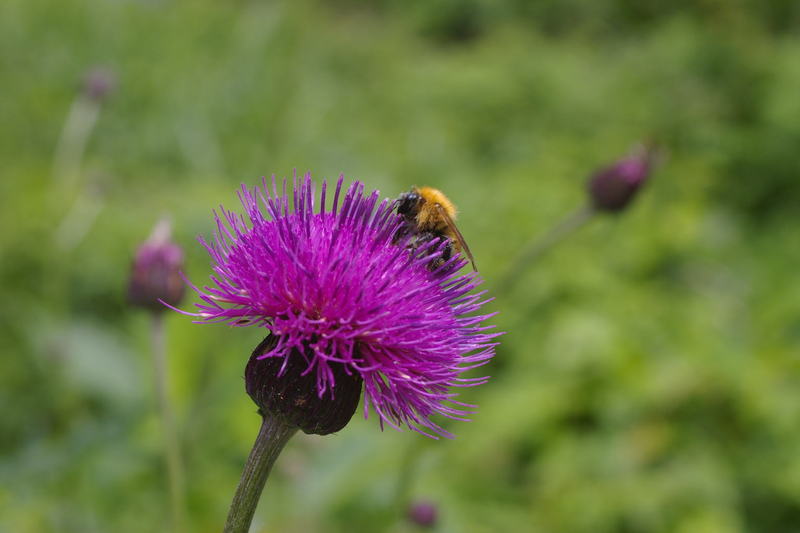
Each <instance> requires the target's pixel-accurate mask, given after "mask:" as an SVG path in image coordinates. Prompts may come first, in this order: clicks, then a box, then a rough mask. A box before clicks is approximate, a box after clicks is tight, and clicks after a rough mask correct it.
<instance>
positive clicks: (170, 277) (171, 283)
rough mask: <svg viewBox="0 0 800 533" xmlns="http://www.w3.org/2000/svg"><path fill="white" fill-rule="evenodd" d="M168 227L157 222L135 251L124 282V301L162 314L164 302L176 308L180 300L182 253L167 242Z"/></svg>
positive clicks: (165, 221)
mask: <svg viewBox="0 0 800 533" xmlns="http://www.w3.org/2000/svg"><path fill="white" fill-rule="evenodd" d="M171 232H172V230H171V226H170V223H169V221H168V220H166V219H164V220H161V221H160V222H159V223H158V224H156V226H155V228H153V233H152V234H151V235H150V237H148V239H147V240H146V241H145V242H144V243H143V244H142V245H141V246H140V247H139V249H138V250H136V255H135V257H134V259H133V264H132V265H131V277H130V280H129V283H128V301H129V302H130V303H131V304H132V305H136V306H139V307H144V308H146V309H149V310H151V311H156V312H160V311H164V310H165V309H166V308H165V307H164V304H163V303H161V302H164V303H166V304H169V305H171V306H175V305H178V304H179V303H180V301H181V299H183V294H184V284H183V280H182V279H181V274H180V271H181V268H182V267H183V250H181V248H180V246H178V245H177V244H175V243H173V242H172V241H171V240H170V234H171Z"/></svg>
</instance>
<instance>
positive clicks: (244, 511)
mask: <svg viewBox="0 0 800 533" xmlns="http://www.w3.org/2000/svg"><path fill="white" fill-rule="evenodd" d="M261 416H262V417H263V420H262V422H261V429H260V430H259V432H258V436H257V437H256V442H255V443H254V444H253V449H252V450H251V451H250V456H249V457H248V458H247V463H245V465H244V471H243V472H242V479H241V480H240V481H239V486H238V487H236V494H234V496H233V501H232V502H231V508H230V511H228V520H227V521H226V522H225V529H224V533H247V532H248V531H249V530H250V523H251V522H252V521H253V515H254V514H255V512H256V507H257V506H258V500H259V499H260V498H261V491H262V490H264V484H265V483H266V482H267V478H268V477H269V473H270V471H271V470H272V465H273V464H275V460H276V459H277V458H278V455H280V453H281V451H282V450H283V447H284V446H285V445H286V443H287V442H289V439H290V438H291V437H292V435H294V434H295V433H296V432H297V427H295V426H290V425H288V424H286V423H285V422H283V421H282V420H281V419H280V418H277V417H272V416H270V415H269V414H264V413H262V414H261Z"/></svg>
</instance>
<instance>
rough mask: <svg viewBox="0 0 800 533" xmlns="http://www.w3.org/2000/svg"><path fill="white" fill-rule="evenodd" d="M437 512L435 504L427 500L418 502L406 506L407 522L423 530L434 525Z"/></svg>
mask: <svg viewBox="0 0 800 533" xmlns="http://www.w3.org/2000/svg"><path fill="white" fill-rule="evenodd" d="M438 515H439V510H438V508H437V507H436V504H435V503H433V502H431V501H427V500H418V501H415V502H412V503H411V505H409V506H408V511H407V516H408V520H409V522H411V523H412V524H416V525H418V526H420V527H424V528H432V527H434V526H435V525H436V519H437V518H438Z"/></svg>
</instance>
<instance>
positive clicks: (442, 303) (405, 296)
mask: <svg viewBox="0 0 800 533" xmlns="http://www.w3.org/2000/svg"><path fill="white" fill-rule="evenodd" d="M342 182H343V178H339V181H338V182H337V184H336V188H335V190H334V191H333V195H332V196H333V202H332V205H328V204H329V199H328V196H329V191H328V189H327V187H326V183H325V182H323V183H322V187H321V190H320V196H319V200H318V201H317V198H316V197H315V193H316V191H315V187H314V185H313V184H312V181H311V177H310V175H306V176H305V178H304V179H303V180H302V181H301V182H300V183H299V184H298V183H297V180H296V179H295V182H294V187H293V189H294V190H293V194H292V195H291V196H290V195H289V194H287V192H286V182H285V181H284V182H283V186H282V190H281V191H280V192H279V191H278V187H277V184H276V181H275V179H274V177H273V179H272V183H271V190H270V187H268V184H267V182H266V180H264V183H263V185H262V187H257V188H255V189H253V190H248V189H247V188H246V187H244V186H243V187H242V189H241V190H240V192H239V199H240V200H241V202H242V205H243V207H244V211H245V215H238V214H235V213H233V212H230V211H227V210H225V209H224V208H221V209H220V211H219V212H218V213H217V214H216V223H217V231H216V232H215V235H214V240H213V242H210V243H208V242H205V241H202V239H201V241H202V242H203V244H204V246H205V247H206V249H207V250H208V252H209V254H210V255H211V258H212V260H213V263H214V265H213V269H214V274H213V275H212V276H211V280H212V282H213V284H212V286H206V287H204V288H202V289H200V288H196V287H195V290H196V291H197V292H198V294H199V296H200V298H201V300H202V302H201V303H198V304H196V305H197V308H198V311H197V312H196V313H187V314H191V315H193V316H195V317H196V318H197V319H198V320H197V322H202V323H215V322H225V323H228V324H230V325H233V326H245V325H256V326H262V327H264V328H266V329H267V330H268V331H269V334H270V336H269V337H268V339H269V341H268V342H267V341H265V343H262V346H260V347H259V348H257V350H256V353H254V357H256V358H257V359H259V360H270V361H272V364H271V365H270V366H269V367H265V368H269V370H266V371H267V372H270V373H271V374H270V375H269V376H268V378H269V379H270V380H274V381H276V382H277V381H279V380H280V379H282V378H283V377H284V376H286V375H290V374H294V375H296V376H297V377H303V378H310V377H313V379H310V380H307V381H308V382H309V387H311V389H312V392H313V396H314V397H315V398H316V401H319V402H325V401H329V400H333V399H334V397H337V396H338V395H339V394H340V393H339V389H338V388H337V383H338V382H341V381H350V382H357V384H358V387H361V385H362V382H363V391H364V399H365V401H364V414H365V416H366V415H367V414H368V413H369V411H370V410H374V411H375V412H376V413H377V414H378V416H379V417H380V422H381V427H383V424H384V423H387V424H389V425H391V426H394V427H396V428H398V429H399V428H400V426H403V425H405V426H408V427H410V428H412V429H415V430H417V431H419V432H421V433H424V434H426V435H428V436H435V435H443V436H450V434H449V433H448V432H447V431H446V430H445V429H443V428H442V427H441V426H439V425H438V424H436V423H435V422H434V421H432V420H431V418H430V417H431V416H432V415H436V414H440V415H444V416H446V417H449V418H455V419H464V417H465V416H466V415H467V414H468V413H469V412H470V408H471V407H473V406H470V405H467V404H463V403H460V402H458V401H456V400H455V399H454V397H455V396H456V394H455V393H454V392H452V391H451V388H452V387H458V386H472V385H478V384H481V383H484V382H485V381H486V380H487V378H485V377H479V378H463V377H461V374H462V373H463V372H464V371H466V370H469V369H472V368H475V367H478V366H481V365H483V364H485V363H486V362H488V361H489V359H490V358H491V357H492V356H493V355H494V346H495V344H494V343H493V342H492V340H493V338H494V337H495V336H496V335H497V334H491V333H488V332H487V330H488V329H489V327H488V326H484V325H482V323H483V321H484V320H485V319H486V318H488V315H487V316H480V315H478V316H475V315H474V313H475V312H476V311H478V310H479V309H480V307H481V305H482V304H483V303H485V302H484V301H480V299H481V297H482V295H483V292H481V293H475V294H473V293H471V292H472V290H473V289H474V288H475V287H476V286H477V285H478V284H480V280H479V279H478V278H477V277H476V275H475V274H474V273H470V274H466V275H460V274H459V273H458V271H459V269H460V268H461V267H462V266H464V264H465V263H466V261H465V260H463V259H461V258H460V257H459V256H457V255H455V256H453V257H452V258H450V259H449V260H448V261H446V262H444V263H443V264H441V266H438V267H436V268H431V264H432V262H434V261H436V260H437V259H439V258H440V257H441V254H442V251H443V249H444V245H445V243H443V242H436V241H432V242H431V243H429V244H427V245H426V246H423V247H418V248H416V249H414V250H412V249H411V248H410V247H408V244H409V243H408V237H399V238H398V229H399V228H400V227H401V225H402V223H403V221H402V219H401V217H400V216H399V215H397V214H396V213H395V212H394V202H392V201H389V200H384V201H382V202H379V193H378V192H377V191H375V192H373V193H372V194H370V195H365V194H364V186H363V185H362V184H361V183H359V182H355V183H353V184H352V185H351V186H350V187H349V188H348V189H347V191H346V192H343V191H342ZM439 262H440V261H439ZM278 363H279V364H278ZM249 372H250V370H248V374H249ZM247 379H248V382H249V381H250V378H249V377H248V378H247ZM298 386H299V385H298ZM264 387H265V384H264V379H263V378H262V379H261V381H259V382H258V383H257V384H255V385H251V384H250V383H248V392H249V393H250V395H251V397H253V399H254V400H255V401H256V403H258V404H259V406H260V407H262V408H268V409H271V408H273V407H274V405H273V404H274V403H275V401H278V400H281V401H283V400H286V390H287V388H286V387H285V386H284V385H282V386H281V387H280V390H277V389H276V390H273V389H270V391H271V392H269V391H267V392H265V390H264ZM295 388H297V387H295ZM256 389H257V390H258V391H259V392H258V394H256V395H254V394H253V393H252V392H251V391H252V390H256ZM359 390H360V388H359ZM293 394H294V393H293ZM265 397H271V398H272V400H269V401H266V400H265V399H264V398H265ZM273 400H274V401H273ZM309 400H310V399H309V395H308V394H307V391H306V392H302V391H301V393H300V396H296V397H295V400H294V402H295V403H296V404H298V405H301V404H302V405H301V406H306V405H307V402H308V401H309ZM294 407H296V406H294V405H293V406H291V409H294ZM291 409H290V410H291ZM352 409H355V405H353V407H352ZM350 415H352V411H351V412H350ZM303 416H305V415H303ZM290 418H291V417H290ZM347 420H349V416H348V417H347ZM347 420H345V421H344V424H346V423H347ZM344 424H341V426H343V425H344ZM297 425H300V427H301V428H302V429H304V431H306V432H309V433H312V432H318V433H325V432H330V431H334V430H336V429H340V427H338V426H337V427H335V428H333V429H332V428H331V427H328V429H327V430H325V431H316V430H311V431H310V430H308V429H307V428H306V427H304V426H303V425H301V424H299V423H298V424H297ZM308 425H309V426H310V427H312V429H313V427H314V425H315V423H310V424H308Z"/></svg>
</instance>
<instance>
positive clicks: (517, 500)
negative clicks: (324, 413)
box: [0, 0, 800, 533]
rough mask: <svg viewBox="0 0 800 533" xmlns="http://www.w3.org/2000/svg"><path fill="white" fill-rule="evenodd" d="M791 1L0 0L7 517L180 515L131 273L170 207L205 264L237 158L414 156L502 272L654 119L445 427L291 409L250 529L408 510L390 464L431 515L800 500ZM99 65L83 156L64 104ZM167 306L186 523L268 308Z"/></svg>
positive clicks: (242, 407) (109, 522) (151, 527)
mask: <svg viewBox="0 0 800 533" xmlns="http://www.w3.org/2000/svg"><path fill="white" fill-rule="evenodd" d="M799 30H800V5H799V4H798V2H796V1H794V0H775V1H759V0H702V1H696V2H689V1H676V2H660V1H657V0H639V1H637V0H602V1H601V0H545V1H530V2H528V1H524V0H508V1H504V2H495V1H490V0H468V1H456V0H410V1H405V2H401V1H397V0H384V1H380V2H376V3H370V2H361V1H357V0H338V1H333V2H324V1H322V0H319V1H316V2H306V1H299V2H274V3H273V2H257V1H245V0H239V1H229V2H218V1H213V0H200V1H191V2H190V1H166V0H164V1H158V0H141V1H133V0H108V1H100V0H95V1H88V0H87V1H73V0H37V1H31V0H4V1H3V2H2V3H0V87H1V89H0V90H1V91H2V92H1V93H0V119H1V120H0V160H1V161H2V163H1V164H0V224H2V231H0V283H2V287H1V289H2V292H0V294H2V305H0V350H1V351H2V357H0V531H3V532H6V531H7V532H14V533H28V532H40V531H41V532H50V531H52V532H78V531H80V532H107V531H115V532H138V531H165V530H167V529H168V526H167V524H168V516H169V512H168V504H167V501H168V498H167V489H166V482H165V479H164V468H163V462H162V458H161V431H160V426H159V423H158V418H157V416H156V408H155V393H154V390H153V385H152V383H153V379H152V371H151V361H150V348H149V341H148V336H147V331H148V317H147V316H146V314H145V313H144V312H141V311H139V310H136V309H131V308H129V307H128V306H127V305H126V301H125V287H126V283H127V276H128V272H129V266H130V260H131V257H132V254H133V251H134V250H135V248H136V246H137V245H138V244H139V243H141V241H143V240H144V239H145V237H146V236H147V235H148V234H149V232H150V230H151V228H152V226H153V225H154V223H155V222H156V221H157V220H158V219H159V218H160V217H161V216H162V215H163V214H165V213H166V214H169V215H171V217H172V220H173V224H174V228H175V239H176V240H177V241H178V242H179V243H180V244H181V245H183V246H184V248H185V250H186V253H187V267H186V270H187V273H188V275H189V276H190V277H191V278H192V279H193V280H194V281H196V282H198V283H203V282H204V280H205V279H207V276H208V274H209V273H210V267H209V260H208V257H207V256H206V254H205V251H204V250H203V249H202V248H201V247H200V245H199V244H197V242H196V241H195V237H196V236H197V235H198V234H203V235H208V234H209V233H210V232H211V231H212V216H211V209H212V208H214V207H215V206H217V205H219V204H220V203H222V204H224V205H225V206H226V207H231V208H235V207H236V206H237V200H236V197H235V190H236V188H237V186H238V185H239V184H240V183H242V182H243V183H247V184H249V185H253V184H255V183H257V182H258V180H259V179H260V177H261V176H262V175H270V174H272V173H276V174H277V175H278V176H291V174H292V172H293V171H294V169H297V171H298V172H305V171H311V172H312V173H313V174H314V175H315V176H316V177H317V178H322V177H326V178H329V179H334V178H335V177H336V176H338V174H339V173H344V174H345V175H346V176H347V178H350V179H361V180H363V181H365V182H366V184H367V187H368V188H377V189H380V190H381V191H382V193H383V194H384V195H386V196H392V197H393V196H395V195H397V194H398V193H400V192H401V191H404V190H407V189H408V188H409V187H410V186H411V185H413V184H419V185H422V184H429V185H433V186H436V187H440V188H442V189H443V190H445V191H447V192H448V194H449V195H450V197H451V199H452V200H453V201H454V202H455V203H456V204H458V206H459V207H460V210H461V219H460V227H461V230H462V231H463V233H464V235H465V236H466V238H467V240H468V242H469V244H470V246H471V248H472V250H473V252H474V254H475V256H476V259H477V262H478V266H479V268H480V269H481V274H482V275H483V276H484V277H485V279H486V280H487V287H488V288H489V289H491V288H492V287H493V286H494V285H495V284H496V283H497V280H498V279H499V277H500V276H501V274H502V272H503V271H504V270H505V269H506V268H507V267H508V266H509V263H510V261H511V259H512V258H513V257H514V256H515V254H516V253H518V251H519V249H520V248H521V247H522V246H523V245H524V243H526V242H527V241H528V240H529V239H531V238H532V237H533V236H535V235H538V234H542V233H543V232H544V231H545V230H546V229H547V228H548V227H549V226H551V225H552V224H554V223H555V222H556V221H558V220H560V219H561V218H562V217H563V216H564V215H565V214H566V213H567V212H569V211H571V210H573V209H574V208H576V207H578V206H580V205H581V204H582V203H583V202H584V201H585V197H584V196H585V194H584V190H585V189H584V188H585V180H586V177H587V176H588V175H589V174H590V172H591V171H592V170H593V169H595V168H597V167H598V166H600V165H603V164H606V163H608V162H610V161H613V160H614V159H616V158H617V157H619V156H621V155H623V154H624V153H626V152H627V150H628V149H629V148H630V147H631V146H632V145H633V144H634V143H635V142H637V141H640V140H643V139H654V140H656V141H657V142H658V143H660V145H661V146H662V147H663V149H664V151H665V152H666V154H667V158H666V160H665V162H664V164H663V165H662V166H661V168H660V169H659V170H658V172H657V174H656V175H655V176H654V179H653V180H652V181H651V182H650V183H649V184H648V186H647V188H646V189H645V190H643V191H642V194H641V195H640V197H639V198H637V201H636V202H635V203H634V204H633V205H632V208H631V209H629V210H628V211H627V212H626V213H624V214H623V215H622V216H620V217H603V218H599V219H597V220H594V221H593V222H592V223H591V224H590V225H589V226H588V227H586V228H584V229H583V230H582V231H580V232H579V233H577V234H576V235H575V236H574V237H573V238H571V239H570V240H569V241H568V242H565V243H563V244H562V245H561V246H560V247H559V248H557V249H556V250H554V251H553V252H552V253H551V254H549V255H547V256H546V257H545V258H544V259H543V260H541V261H540V262H538V263H537V264H535V265H532V266H531V268H530V269H529V271H528V272H527V273H526V274H525V275H524V276H523V277H522V278H521V279H520V280H519V284H518V285H517V287H516V290H514V291H513V292H512V293H510V294H508V295H503V296H501V297H499V298H498V299H497V300H496V301H495V302H493V303H492V304H491V306H490V307H491V308H492V309H493V310H499V311H500V315H499V316H498V317H497V318H496V319H495V322H496V323H497V324H498V326H499V329H501V330H503V331H507V332H508V334H507V335H506V336H505V337H503V344H502V346H501V347H500V348H499V350H498V353H497V357H496V359H495V360H494V361H493V362H492V363H491V365H490V366H489V367H488V370H487V371H488V373H490V374H491V375H492V376H493V379H492V380H491V381H490V383H489V384H488V385H486V386H483V387H479V388H475V389H471V390H466V391H465V392H464V394H463V396H462V399H464V400H465V401H469V402H474V403H477V404H479V405H480V410H479V411H478V413H476V415H475V416H474V418H473V421H472V422H471V423H457V424H453V425H451V426H450V428H451V429H452V430H453V431H454V432H455V433H456V434H457V435H458V438H457V439H456V440H454V441H437V442H434V441H427V440H425V439H424V438H423V437H421V436H419V435H417V434H414V433H409V432H405V433H398V432H395V431H393V430H387V431H385V432H380V431H379V429H378V424H377V420H376V419H375V418H374V417H371V418H370V419H369V420H367V421H364V420H363V419H362V418H361V417H360V416H356V417H355V418H354V419H353V421H352V422H351V424H350V425H349V426H348V427H347V428H346V429H345V430H344V431H342V432H341V433H339V434H337V435H334V436H330V437H324V438H322V437H306V436H299V437H296V438H295V439H293V440H292V441H291V442H290V444H289V445H288V447H287V449H286V451H285V452H284V454H283V455H282V456H281V458H280V459H279V461H278V463H277V466H276V470H275V472H274V474H273V477H272V478H271V479H270V481H269V483H268V486H267V488H266V490H265V493H264V497H263V499H262V501H261V504H260V507H259V509H258V512H257V514H256V519H255V522H254V526H253V531H263V532H267V531H270V532H278V531H280V532H306V531H322V532H350V531H391V532H404V531H415V526H413V525H412V524H409V523H408V522H407V521H405V520H404V513H403V510H402V509H401V508H400V507H401V505H399V503H400V502H402V501H403V499H404V498H405V497H411V498H424V499H428V500H431V501H433V502H435V503H436V504H437V505H438V508H439V520H438V524H437V525H436V530H437V531H442V532H494V531H536V532H576V533H577V532H627V533H633V532H661V531H670V532H672V531H675V532H681V533H684V532H685V533H690V532H691V533H693V532H729V531H730V532H737V531H741V532H744V531H754V532H765V533H766V532H776V533H778V532H780V533H784V532H790V531H800V283H798V264H800V234H799V233H798V227H799V226H798V222H799V220H798V219H799V218H800V164H799V163H798V161H800V157H798V156H799V155H800V98H799V97H798V95H800V37H799V36H800V33H798V31H799ZM98 66H101V67H104V68H105V69H107V71H108V72H110V73H112V74H113V76H114V77H115V79H116V83H115V88H114V90H113V91H112V92H111V93H110V94H109V95H108V98H106V99H105V100H103V101H102V102H100V104H99V105H95V106H94V108H93V109H94V111H91V110H90V112H97V111H99V114H98V115H97V116H96V119H97V120H96V123H94V124H93V127H92V128H90V129H91V135H90V136H89V138H88V142H87V144H86V147H85V156H84V157H82V158H79V157H77V156H76V154H79V153H80V149H79V148H76V147H75V146H74V145H70V141H69V140H67V141H65V140H63V139H64V136H65V135H66V136H67V138H69V134H65V133H63V130H64V128H65V123H66V122H67V117H68V115H69V114H70V113H71V112H70V109H72V110H73V111H72V113H73V114H74V113H75V112H76V111H75V106H76V105H78V106H80V105H81V104H75V103H74V102H75V101H76V98H77V97H78V96H79V93H80V90H81V80H82V78H83V77H84V76H85V75H86V73H87V72H88V71H89V70H90V69H92V68H95V67H98ZM85 104H86V101H85V100H83V105H84V106H85ZM90 107H91V106H90ZM83 112H84V113H85V112H86V109H83ZM73 122H74V119H73ZM73 125H74V124H73ZM59 139H62V140H61V141H60V140H59ZM65 143H66V147H65ZM190 303H191V299H189V301H188V302H187V303H185V304H184V305H185V306H186V307H189V306H190ZM167 328H168V337H169V357H170V360H169V370H170V379H171V385H170V387H171V395H172V398H173V400H174V402H175V404H176V406H177V407H176V408H177V412H178V421H179V431H180V433H181V436H182V440H183V450H184V454H185V460H186V463H187V470H188V472H187V477H188V507H189V508H188V514H189V519H190V523H189V531H202V532H206V531H208V532H212V531H219V530H220V529H221V526H222V523H223V521H224V517H225V515H226V512H227V508H228V505H229V503H230V499H231V496H232V494H233V490H234V488H235V486H236V483H237V481H238V479H239V475H240V472H241V467H242V465H243V462H244V460H245V458H246V455H247V453H248V451H249V447H250V445H251V444H252V441H253V438H254V437H255V434H256V432H257V430H258V423H259V422H258V417H257V415H256V414H255V407H254V405H253V404H252V403H251V401H250V400H249V398H248V397H247V396H246V395H245V393H244V387H243V380H242V375H243V367H244V363H245V361H246V358H247V355H248V354H249V352H250V350H251V349H252V348H253V347H254V346H255V344H257V343H258V342H259V341H260V339H261V335H263V332H260V331H258V330H256V329H254V328H250V329H235V330H234V329H229V328H227V327H224V326H197V325H192V324H191V323H190V320H189V319H188V318H186V317H182V316H180V315H177V314H174V313H170V314H169V315H168V317H167ZM403 486H405V487H407V490H406V489H399V487H403Z"/></svg>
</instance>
